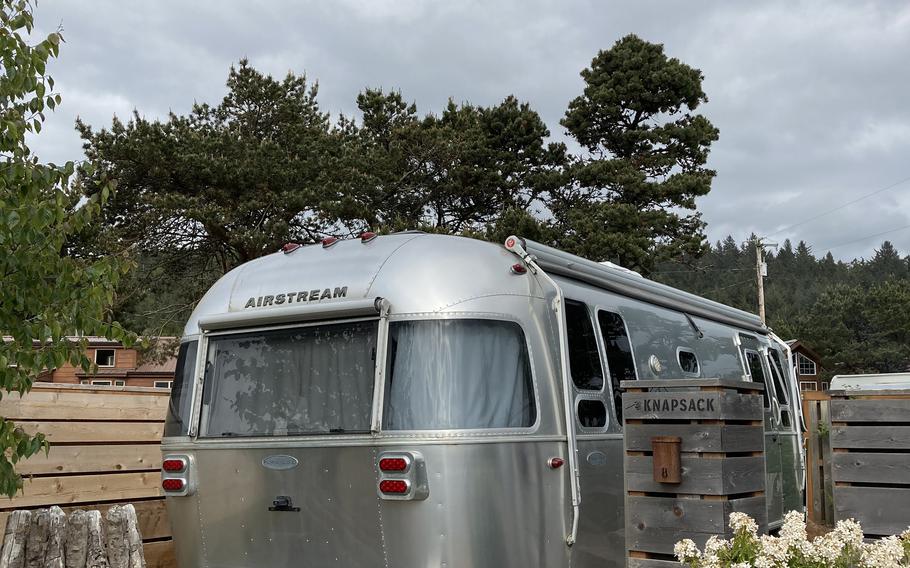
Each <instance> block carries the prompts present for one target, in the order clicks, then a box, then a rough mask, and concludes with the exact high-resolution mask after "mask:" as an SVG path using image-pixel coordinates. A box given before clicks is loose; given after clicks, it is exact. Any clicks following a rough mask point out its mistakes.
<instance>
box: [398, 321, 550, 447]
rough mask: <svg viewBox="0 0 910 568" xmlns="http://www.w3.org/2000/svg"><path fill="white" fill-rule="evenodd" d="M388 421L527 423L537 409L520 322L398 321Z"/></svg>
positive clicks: (402, 424) (418, 424) (417, 426)
mask: <svg viewBox="0 0 910 568" xmlns="http://www.w3.org/2000/svg"><path fill="white" fill-rule="evenodd" d="M385 401H386V407H385V412H384V415H383V427H384V428H385V429H388V430H449V429H479V428H521V427H528V426H531V425H533V424H534V421H535V419H536V408H535V406H534V392H533V385H532V382H531V370H530V364H529V360H528V352H527V346H526V345H525V341H524V334H523V333H522V331H521V327H520V326H518V324H516V323H514V322H505V321H495V320H466V319H465V320H462V319H455V320H425V321H407V322H393V323H392V324H391V326H390V330H389V373H388V376H387V379H386V397H385Z"/></svg>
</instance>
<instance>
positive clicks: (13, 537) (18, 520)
mask: <svg viewBox="0 0 910 568" xmlns="http://www.w3.org/2000/svg"><path fill="white" fill-rule="evenodd" d="M31 518H32V513H31V511H13V512H12V513H10V515H9V518H8V519H7V520H6V531H4V534H3V550H2V551H0V568H24V567H25V552H26V549H25V546H26V542H27V540H28V530H29V525H30V522H31Z"/></svg>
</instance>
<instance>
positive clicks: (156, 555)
mask: <svg viewBox="0 0 910 568" xmlns="http://www.w3.org/2000/svg"><path fill="white" fill-rule="evenodd" d="M143 548H144V549H145V563H146V567H147V568H177V556H176V554H175V553H174V541H173V540H159V541H158V542H147V543H145V545H144V546H143Z"/></svg>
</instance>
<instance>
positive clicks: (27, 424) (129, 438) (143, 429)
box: [16, 420, 164, 444]
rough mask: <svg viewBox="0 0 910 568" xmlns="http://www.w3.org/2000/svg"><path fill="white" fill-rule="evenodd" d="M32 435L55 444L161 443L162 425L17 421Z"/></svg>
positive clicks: (152, 423)
mask: <svg viewBox="0 0 910 568" xmlns="http://www.w3.org/2000/svg"><path fill="white" fill-rule="evenodd" d="M16 426H19V427H20V428H22V429H23V430H25V431H26V432H27V433H29V434H36V433H38V432H41V433H42V434H44V435H45V437H47V439H48V440H49V441H50V442H51V443H52V444H61V443H87V442H93V443H103V442H136V443H141V442H160V441H161V436H162V434H163V433H164V423H163V422H71V421H67V422H41V421H28V420H26V421H21V420H20V421H17V422H16Z"/></svg>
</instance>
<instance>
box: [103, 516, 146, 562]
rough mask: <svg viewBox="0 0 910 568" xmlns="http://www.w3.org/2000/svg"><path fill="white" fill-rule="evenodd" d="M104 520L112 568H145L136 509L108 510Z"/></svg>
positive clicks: (108, 554) (108, 555)
mask: <svg viewBox="0 0 910 568" xmlns="http://www.w3.org/2000/svg"><path fill="white" fill-rule="evenodd" d="M104 520H105V526H104V528H105V540H106V543H107V558H108V561H109V562H110V566H111V568H145V556H144V554H143V551H142V537H141V536H140V535H139V529H138V527H137V520H136V509H135V508H134V507H133V506H132V505H122V506H120V505H116V506H114V507H111V508H110V509H108V512H107V514H106V515H105V516H104Z"/></svg>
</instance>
